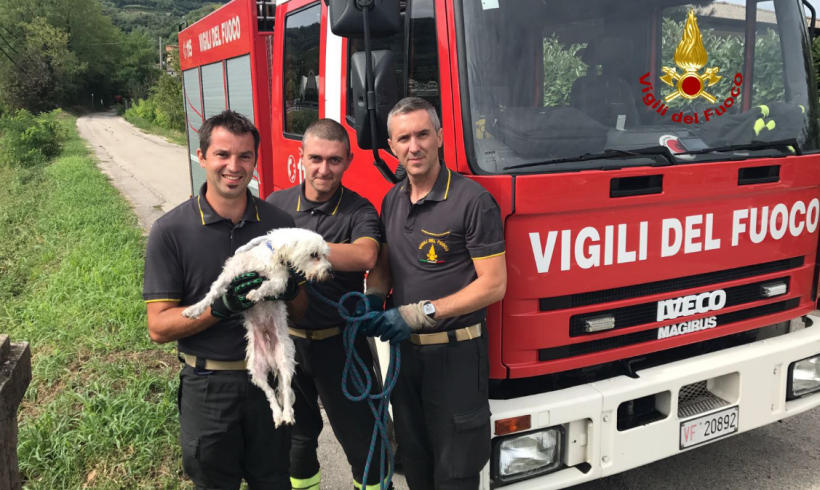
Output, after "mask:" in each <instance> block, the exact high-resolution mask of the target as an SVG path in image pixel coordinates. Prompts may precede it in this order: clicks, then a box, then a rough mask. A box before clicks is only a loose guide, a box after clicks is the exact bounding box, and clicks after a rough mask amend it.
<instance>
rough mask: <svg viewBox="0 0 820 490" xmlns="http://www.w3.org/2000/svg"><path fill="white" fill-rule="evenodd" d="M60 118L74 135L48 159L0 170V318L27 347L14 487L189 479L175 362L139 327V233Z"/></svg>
mask: <svg viewBox="0 0 820 490" xmlns="http://www.w3.org/2000/svg"><path fill="white" fill-rule="evenodd" d="M61 121H62V123H64V124H65V125H66V127H67V128H69V131H70V134H71V136H70V138H69V141H68V143H67V145H66V146H65V148H64V150H63V152H62V155H61V156H60V157H59V158H57V159H56V160H55V161H53V162H51V163H50V164H48V165H43V166H38V167H35V168H31V169H19V168H0V236H3V237H4V239H3V240H1V241H0V325H2V327H0V328H2V329H3V330H5V331H6V332H4V333H9V334H10V335H11V339H12V341H18V342H19V341H26V342H29V343H30V345H31V349H32V354H33V380H32V383H31V385H30V386H29V389H28V392H27V393H26V398H25V399H24V402H23V404H22V405H21V408H20V413H19V422H20V433H19V444H18V455H19V459H20V471H21V474H22V476H23V479H24V485H25V486H26V488H30V489H57V488H59V489H71V488H98V489H115V488H116V489H119V488H129V489H130V488H190V487H189V486H188V485H189V484H188V483H187V482H185V481H184V478H183V476H182V468H181V456H180V450H179V443H178V436H177V434H178V422H177V409H176V395H177V384H178V381H177V379H176V373H177V371H178V363H177V361H176V358H175V354H174V351H173V348H172V347H169V346H165V347H160V346H157V345H154V344H152V343H151V342H150V340H149V339H148V335H147V331H146V327H145V307H144V305H143V302H142V298H141V296H140V291H141V288H142V273H143V262H144V247H145V242H144V238H143V237H142V234H141V230H140V229H139V227H138V223H137V219H136V217H135V216H134V214H133V213H132V211H131V209H130V207H129V206H128V204H127V203H126V202H125V201H124V199H123V198H122V197H121V196H120V194H119V193H118V192H117V191H116V190H115V189H114V188H113V187H112V186H111V185H110V184H109V182H108V181H107V180H106V177H104V176H103V175H102V174H101V173H100V172H99V171H98V170H97V168H96V165H95V161H94V160H93V159H92V158H91V157H90V156H89V155H88V150H87V149H86V147H85V143H84V142H83V141H82V140H81V139H80V137H79V135H78V134H77V131H76V126H75V124H76V119H75V118H74V117H73V116H69V115H64V116H63V117H62V119H61Z"/></svg>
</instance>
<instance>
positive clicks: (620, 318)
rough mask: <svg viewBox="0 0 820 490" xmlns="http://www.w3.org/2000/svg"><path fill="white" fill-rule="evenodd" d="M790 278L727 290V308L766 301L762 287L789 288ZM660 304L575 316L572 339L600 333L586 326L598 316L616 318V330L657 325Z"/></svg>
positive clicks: (571, 325) (770, 280) (570, 333)
mask: <svg viewBox="0 0 820 490" xmlns="http://www.w3.org/2000/svg"><path fill="white" fill-rule="evenodd" d="M790 279H791V278H790V277H780V278H777V279H767V280H765V281H760V282H755V283H751V284H743V285H741V286H735V287H731V288H726V289H724V291H726V306H725V308H728V307H730V306H737V305H742V304H745V303H752V302H755V301H760V300H761V299H765V298H763V297H761V295H760V287H761V286H763V285H764V284H768V283H771V282H774V281H782V282H785V283H786V286H787V287H788V286H789V283H790ZM657 313H658V302H657V301H653V302H651V303H643V304H639V305H631V306H626V307H623V308H614V309H610V310H601V311H596V312H593V313H585V314H583V315H575V316H573V317H572V318H571V319H570V322H569V335H570V337H578V336H581V335H594V334H595V333H598V332H586V331H585V330H584V326H585V323H586V320H588V319H590V318H594V317H598V316H604V315H612V316H614V317H615V329H616V330H617V329H619V328H628V327H635V326H638V325H646V324H648V323H655V322H656V321H657Z"/></svg>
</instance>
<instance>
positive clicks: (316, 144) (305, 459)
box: [268, 119, 381, 490]
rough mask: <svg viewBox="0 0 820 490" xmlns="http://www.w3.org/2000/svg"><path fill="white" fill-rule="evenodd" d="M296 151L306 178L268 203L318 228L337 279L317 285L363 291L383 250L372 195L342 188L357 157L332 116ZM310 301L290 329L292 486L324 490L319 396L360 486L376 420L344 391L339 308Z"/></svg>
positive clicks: (365, 352)
mask: <svg viewBox="0 0 820 490" xmlns="http://www.w3.org/2000/svg"><path fill="white" fill-rule="evenodd" d="M299 156H300V159H301V163H302V165H303V167H304V169H305V181H304V182H302V185H299V186H296V187H292V188H290V189H287V190H284V191H279V192H275V193H273V194H271V195H270V196H268V202H270V203H273V204H274V205H276V206H277V207H279V208H280V209H283V210H285V211H286V212H288V213H290V215H291V216H293V219H294V220H295V221H296V226H299V227H301V228H307V229H309V230H312V231H315V232H316V233H319V234H320V235H322V237H323V238H324V239H325V240H326V241H327V242H328V244H329V246H330V256H329V260H330V263H331V265H332V266H333V271H334V277H333V280H331V281H327V282H323V283H319V284H316V285H314V286H313V287H315V288H316V290H317V291H318V292H319V293H320V294H322V295H324V296H325V297H326V298H329V299H332V300H333V301H338V300H339V299H340V298H341V297H342V295H344V294H345V293H348V292H350V291H359V292H361V291H362V290H363V289H364V272H365V271H367V270H368V269H371V268H373V266H374V265H375V263H376V257H377V256H378V253H379V241H380V236H381V234H380V233H379V215H378V213H377V212H376V209H375V208H374V207H373V205H372V204H370V202H369V201H368V200H367V199H365V198H363V197H361V196H359V195H358V194H356V193H355V192H353V191H351V190H350V189H348V188H346V187H345V186H343V185H342V176H343V175H344V173H345V171H346V170H347V169H348V167H349V166H350V163H351V162H352V160H353V154H352V153H351V152H350V139H349V138H348V135H347V131H345V129H344V128H343V127H342V125H341V124H339V123H338V122H336V121H333V120H331V119H321V120H318V121H316V122H314V123H313V124H311V125H310V126H309V127H308V128H307V129H306V130H305V134H304V136H303V138H302V147H301V148H299ZM310 301H311V303H310V308H309V309H308V312H307V313H306V314H305V317H304V318H303V319H302V320H301V321H299V322H297V323H296V324H295V325H294V326H293V327H292V328H290V334H291V338H292V339H293V342H294V344H295V346H296V373H295V375H294V378H293V383H294V385H295V388H296V390H295V391H296V403H295V405H294V412H295V418H296V424H295V425H294V427H293V438H292V446H291V452H290V463H291V466H290V474H291V484H292V485H293V488H294V489H300V490H301V489H317V490H318V489H319V484H320V482H321V480H322V473H321V470H320V467H319V460H318V458H317V455H316V450H317V447H318V445H319V434H320V433H321V432H322V426H323V424H322V414H321V411H320V408H319V400H321V402H322V406H323V407H324V409H325V411H326V413H327V417H328V420H329V421H330V426H331V428H332V429H333V433H334V434H335V435H336V439H338V440H339V443H340V444H341V446H342V448H343V449H344V452H345V455H346V456H347V461H348V463H350V467H351V470H352V472H353V485H352V486H354V487H356V488H361V487H362V481H361V479H362V476H363V475H364V467H365V463H366V460H367V454H368V451H369V449H370V438H371V435H372V433H373V426H374V424H375V419H374V417H373V414H372V412H371V411H370V408H369V407H368V405H367V404H366V403H364V402H353V401H351V400H348V399H347V398H346V397H345V395H344V393H343V392H342V388H341V373H342V370H343V369H344V365H345V359H346V356H345V350H344V346H343V343H342V335H341V334H342V330H343V329H344V326H345V322H344V320H342V318H341V317H340V316H339V312H338V310H337V309H336V308H333V307H331V306H328V305H326V304H325V303H322V302H319V301H317V300H314V299H313V298H311V300H310ZM355 347H356V349H357V351H358V353H359V356H361V358H362V360H364V362H365V363H366V364H367V365H368V366H372V365H373V356H372V354H371V351H370V347H369V345H368V342H367V338H366V337H363V336H359V337H358V338H357V339H356V345H355ZM374 468H375V467H374ZM378 480H379V472H378V471H370V473H369V475H368V482H366V486H368V487H369V486H370V485H373V486H374V487H375V488H378Z"/></svg>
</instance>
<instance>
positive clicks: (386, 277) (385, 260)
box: [367, 244, 393, 295]
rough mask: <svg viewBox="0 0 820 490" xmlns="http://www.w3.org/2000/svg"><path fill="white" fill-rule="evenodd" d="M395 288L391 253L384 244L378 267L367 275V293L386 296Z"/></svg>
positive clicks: (377, 260)
mask: <svg viewBox="0 0 820 490" xmlns="http://www.w3.org/2000/svg"><path fill="white" fill-rule="evenodd" d="M392 286H393V275H392V273H391V272H390V251H389V249H388V246H387V245H384V244H382V247H381V249H380V250H379V257H378V259H376V266H375V267H373V269H371V270H370V273H368V274H367V292H368V293H369V294H372V293H377V294H380V295H386V294H387V293H388V292H390V288H391V287H392Z"/></svg>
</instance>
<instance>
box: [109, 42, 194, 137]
mask: <svg viewBox="0 0 820 490" xmlns="http://www.w3.org/2000/svg"><path fill="white" fill-rule="evenodd" d="M170 61H171V64H172V66H173V68H174V72H175V73H176V76H172V75H168V74H167V73H163V74H162V75H160V78H159V80H158V82H157V84H156V85H154V86H153V87H151V89H150V90H149V96H148V97H147V98H145V99H137V100H136V101H134V103H133V105H132V106H131V107H129V108H128V110H126V111H125V112H124V114H123V116H124V117H125V120H126V121H128V122H130V123H131V124H133V125H134V126H136V127H138V128H140V129H142V130H143V131H147V132H149V133H153V134H158V135H160V136H164V137H166V138H168V139H169V140H171V141H172V142H174V143H176V144H178V145H185V144H186V142H187V139H186V135H185V133H184V131H185V108H184V106H183V102H182V99H183V96H182V74H181V73H180V70H179V58H176V57H175V58H173V59H171V60H170Z"/></svg>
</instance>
